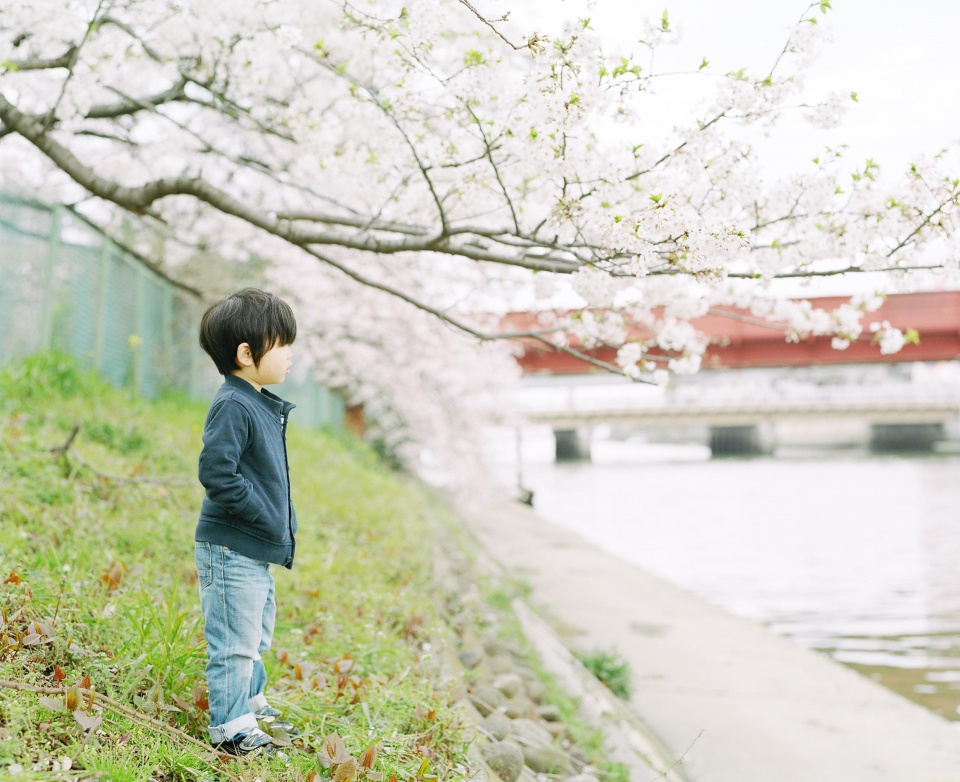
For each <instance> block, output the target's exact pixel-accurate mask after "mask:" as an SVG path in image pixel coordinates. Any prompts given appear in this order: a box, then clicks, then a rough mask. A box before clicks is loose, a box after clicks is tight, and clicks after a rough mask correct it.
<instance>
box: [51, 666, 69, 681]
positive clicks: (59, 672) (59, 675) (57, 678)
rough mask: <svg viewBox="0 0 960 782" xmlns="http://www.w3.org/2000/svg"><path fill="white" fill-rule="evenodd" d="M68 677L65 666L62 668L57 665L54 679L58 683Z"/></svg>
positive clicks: (54, 670)
mask: <svg viewBox="0 0 960 782" xmlns="http://www.w3.org/2000/svg"><path fill="white" fill-rule="evenodd" d="M66 678H67V675H66V674H65V673H64V672H63V668H61V667H60V665H59V664H58V665H57V666H56V667H54V669H53V681H54V682H55V683H56V684H60V682H62V681H63V680H64V679H66Z"/></svg>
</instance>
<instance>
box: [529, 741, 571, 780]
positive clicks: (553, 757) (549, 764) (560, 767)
mask: <svg viewBox="0 0 960 782" xmlns="http://www.w3.org/2000/svg"><path fill="white" fill-rule="evenodd" d="M521 751H522V754H523V762H524V763H526V764H527V766H528V767H529V768H530V770H531V771H534V772H536V773H537V774H569V773H570V771H571V766H570V761H569V760H567V756H566V755H564V754H563V752H561V751H560V750H559V749H557V748H556V747H554V746H550V745H546V746H543V745H540V746H536V747H521Z"/></svg>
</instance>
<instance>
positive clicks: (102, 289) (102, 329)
mask: <svg viewBox="0 0 960 782" xmlns="http://www.w3.org/2000/svg"><path fill="white" fill-rule="evenodd" d="M112 250H113V242H111V241H110V239H108V238H107V236H106V235H104V236H102V237H101V239H100V285H99V286H98V288H99V293H98V295H97V340H96V343H95V346H94V363H95V365H96V367H97V371H98V372H103V343H104V340H105V339H106V333H107V287H108V286H109V284H110V260H111V259H110V254H111V251H112Z"/></svg>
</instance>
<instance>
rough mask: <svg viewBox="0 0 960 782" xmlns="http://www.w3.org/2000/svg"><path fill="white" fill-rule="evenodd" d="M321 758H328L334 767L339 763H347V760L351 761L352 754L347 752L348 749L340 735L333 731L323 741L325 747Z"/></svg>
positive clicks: (321, 751) (322, 749)
mask: <svg viewBox="0 0 960 782" xmlns="http://www.w3.org/2000/svg"><path fill="white" fill-rule="evenodd" d="M320 755H321V757H324V758H326V759H327V760H328V761H330V763H332V764H333V765H337V764H338V763H345V762H346V761H347V760H350V759H351V756H350V753H349V752H347V748H346V746H345V745H344V743H343V739H342V738H340V734H339V733H337V732H336V731H333V733H331V734H330V735H329V736H327V737H326V738H325V739H324V740H323V747H322V748H321V750H320Z"/></svg>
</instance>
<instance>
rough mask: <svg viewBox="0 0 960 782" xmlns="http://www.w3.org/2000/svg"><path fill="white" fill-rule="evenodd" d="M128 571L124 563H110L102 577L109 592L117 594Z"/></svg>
mask: <svg viewBox="0 0 960 782" xmlns="http://www.w3.org/2000/svg"><path fill="white" fill-rule="evenodd" d="M126 569H127V568H126V567H125V566H124V564H123V563H122V562H117V561H116V560H114V561H113V562H111V563H110V567H108V568H107V569H106V570H105V571H104V572H103V574H102V575H101V576H100V580H101V581H102V582H103V583H104V584H106V586H107V591H108V592H115V591H116V590H117V589H119V587H120V582H121V581H123V573H124V571H125V570H126Z"/></svg>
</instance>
